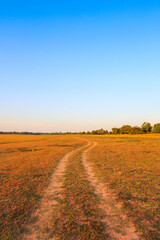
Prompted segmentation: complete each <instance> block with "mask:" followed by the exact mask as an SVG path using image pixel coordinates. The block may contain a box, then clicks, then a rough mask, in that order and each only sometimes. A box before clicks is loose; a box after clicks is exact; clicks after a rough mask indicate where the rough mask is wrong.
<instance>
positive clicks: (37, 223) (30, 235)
mask: <svg viewBox="0 0 160 240" xmlns="http://www.w3.org/2000/svg"><path fill="white" fill-rule="evenodd" d="M88 145H90V143H88V144H87V145H85V146H82V147H80V148H78V149H75V150H73V151H71V152H69V153H67V154H66V155H65V156H64V157H63V158H62V159H61V160H60V162H59V164H58V166H57V167H56V169H55V170H54V173H53V174H52V176H51V180H50V182H49V185H48V187H47V188H46V189H45V192H44V195H43V197H42V199H41V202H40V205H39V207H38V208H37V209H36V210H35V212H34V213H33V214H32V215H31V219H30V223H29V224H27V225H26V226H25V233H24V234H22V236H21V238H20V239H23V240H36V239H37V240H38V239H42V240H45V239H46V240H47V239H50V237H49V235H50V232H51V229H52V225H51V223H50V222H51V221H50V220H51V218H52V213H53V211H54V207H55V206H56V205H57V201H56V199H57V198H58V196H59V194H60V189H61V187H62V184H63V180H64V179H63V178H64V172H65V168H66V163H67V161H68V160H69V158H70V156H71V155H72V154H74V153H75V152H77V151H80V150H82V149H83V148H85V147H87V146H88ZM52 239H53V240H54V238H52Z"/></svg>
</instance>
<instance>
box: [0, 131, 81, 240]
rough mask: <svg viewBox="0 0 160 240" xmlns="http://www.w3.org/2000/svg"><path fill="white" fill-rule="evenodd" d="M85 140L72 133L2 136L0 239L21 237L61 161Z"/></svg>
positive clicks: (0, 156)
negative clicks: (30, 215) (68, 134)
mask: <svg viewBox="0 0 160 240" xmlns="http://www.w3.org/2000/svg"><path fill="white" fill-rule="evenodd" d="M82 142H83V141H80V140H77V139H75V138H74V137H73V136H49V135H46V136H45V135H43V136H32V135H30V136H28V135H1V136H0V180H1V182H0V225H1V228H0V239H3V240H4V239H18V234H20V232H21V231H22V229H23V226H24V223H25V221H26V220H27V219H28V218H29V214H30V213H31V211H32V210H33V208H34V207H35V206H36V205H37V202H38V200H39V199H40V198H41V196H42V194H43V190H44V188H45V186H46V185H47V183H48V182H49V177H50V175H51V173H52V172H53V170H54V168H55V167H56V166H57V164H58V161H59V160H60V159H61V158H62V156H64V155H65V154H66V153H67V152H69V151H71V150H72V149H74V148H77V147H78V146H79V145H81V144H82Z"/></svg>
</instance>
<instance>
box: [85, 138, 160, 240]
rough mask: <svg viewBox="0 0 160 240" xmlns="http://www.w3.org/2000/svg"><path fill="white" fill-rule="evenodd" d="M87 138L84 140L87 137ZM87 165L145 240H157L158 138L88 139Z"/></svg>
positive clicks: (159, 202)
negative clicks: (107, 187) (95, 143)
mask: <svg viewBox="0 0 160 240" xmlns="http://www.w3.org/2000/svg"><path fill="white" fill-rule="evenodd" d="M87 139H88V138H87ZM90 139H91V140H92V141H96V142H97V145H96V147H95V148H94V149H92V151H91V152H90V155H89V163H90V164H91V166H92V167H93V169H94V172H95V174H96V176H98V178H99V179H100V180H101V181H102V182H104V183H108V184H109V187H110V188H111V189H112V190H113V192H114V193H115V194H116V196H117V198H118V200H119V201H120V202H121V203H122V205H123V208H124V211H125V212H127V214H128V215H129V216H130V218H131V219H132V221H133V222H134V224H135V226H136V227H137V228H138V229H139V230H140V231H142V232H143V235H144V237H145V239H160V135H134V136H132V135H129V136H128V135H124V136H123V135H121V136H120V135H119V136H118V135H117V136H107V137H105V136H98V137H91V138H90Z"/></svg>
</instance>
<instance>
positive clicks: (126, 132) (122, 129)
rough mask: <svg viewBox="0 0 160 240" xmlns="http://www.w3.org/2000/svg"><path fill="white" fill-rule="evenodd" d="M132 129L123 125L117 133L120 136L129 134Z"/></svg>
mask: <svg viewBox="0 0 160 240" xmlns="http://www.w3.org/2000/svg"><path fill="white" fill-rule="evenodd" d="M131 130H132V127H131V126H130V125H123V126H122V127H121V128H120V129H119V132H120V133H121V134H129V133H131Z"/></svg>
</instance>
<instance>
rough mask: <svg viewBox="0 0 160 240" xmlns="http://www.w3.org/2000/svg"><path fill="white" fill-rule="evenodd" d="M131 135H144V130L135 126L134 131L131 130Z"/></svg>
mask: <svg viewBox="0 0 160 240" xmlns="http://www.w3.org/2000/svg"><path fill="white" fill-rule="evenodd" d="M130 133H131V134H141V133H142V128H140V127H137V126H135V127H132V129H131V132H130Z"/></svg>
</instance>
